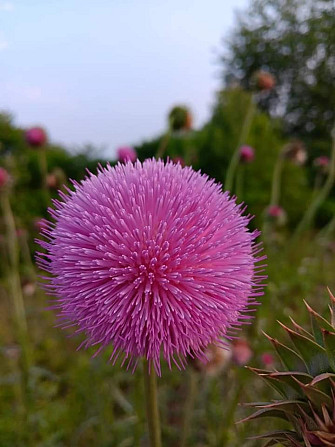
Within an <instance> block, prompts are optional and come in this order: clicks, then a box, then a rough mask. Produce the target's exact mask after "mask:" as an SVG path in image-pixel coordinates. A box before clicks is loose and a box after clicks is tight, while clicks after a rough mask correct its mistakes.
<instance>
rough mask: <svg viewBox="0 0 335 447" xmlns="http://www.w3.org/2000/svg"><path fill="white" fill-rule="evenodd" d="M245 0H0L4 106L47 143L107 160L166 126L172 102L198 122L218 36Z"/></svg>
mask: <svg viewBox="0 0 335 447" xmlns="http://www.w3.org/2000/svg"><path fill="white" fill-rule="evenodd" d="M247 4H248V0H208V1H204V0H179V1H178V0H165V1H163V0H90V1H88V0H8V1H5V0H0V110H6V111H10V112H11V113H13V115H14V117H15V121H16V123H17V124H19V125H21V126H25V127H29V126H32V125H42V126H43V127H45V128H46V129H47V131H48V134H49V136H50V138H51V140H52V141H53V142H56V143H61V144H64V145H65V146H67V147H69V148H71V147H77V146H79V145H82V144H85V143H92V144H94V145H95V146H103V147H104V148H105V149H106V150H105V154H106V155H107V156H109V157H111V158H112V157H113V154H114V153H115V149H116V148H117V147H118V146H120V145H131V144H136V143H139V142H141V141H142V140H144V139H150V138H152V137H154V136H156V135H158V134H159V133H160V132H162V131H163V130H164V128H165V125H166V115H167V113H168V111H169V109H170V108H171V106H173V105H175V104H177V103H183V104H186V105H188V106H189V107H190V108H191V110H192V112H193V115H194V117H195V125H196V126H199V125H201V124H202V123H203V122H204V121H205V120H206V119H207V118H208V117H209V113H210V108H211V104H212V103H213V99H214V93H215V91H216V90H217V89H218V87H219V86H220V81H219V78H218V74H219V70H220V66H219V65H218V63H217V61H218V55H219V53H220V52H221V50H222V46H221V41H222V38H223V37H224V36H226V35H227V33H228V32H229V31H230V30H231V29H232V28H233V26H234V11H235V10H236V9H240V8H245V7H246V6H247Z"/></svg>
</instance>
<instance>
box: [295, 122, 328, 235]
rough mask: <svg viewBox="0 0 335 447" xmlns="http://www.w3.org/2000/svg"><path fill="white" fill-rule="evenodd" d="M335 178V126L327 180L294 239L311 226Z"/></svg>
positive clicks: (308, 209)
mask: <svg viewBox="0 0 335 447" xmlns="http://www.w3.org/2000/svg"><path fill="white" fill-rule="evenodd" d="M334 180H335V127H334V128H333V130H332V153H331V160H330V166H329V173H328V177H327V180H326V181H325V183H324V185H323V187H322V188H321V189H320V190H319V192H318V194H316V196H315V197H314V199H313V200H312V201H311V204H310V206H309V207H308V208H307V210H306V212H305V214H304V215H303V217H302V219H301V221H300V223H299V225H298V226H297V228H296V230H295V232H294V234H293V236H292V239H296V238H297V237H298V236H299V234H300V233H301V232H302V231H304V230H306V229H308V228H309V226H310V225H311V223H312V222H313V219H314V218H315V216H316V213H317V211H318V208H319V207H320V205H322V203H323V202H324V200H325V199H326V198H327V196H328V194H329V193H330V190H331V189H332V187H333V185H334Z"/></svg>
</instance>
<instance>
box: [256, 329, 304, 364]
mask: <svg viewBox="0 0 335 447" xmlns="http://www.w3.org/2000/svg"><path fill="white" fill-rule="evenodd" d="M263 334H264V335H265V336H266V337H267V339H268V340H270V342H271V343H272V344H273V346H274V347H275V349H276V351H277V354H278V356H279V358H280V361H281V362H282V364H283V366H284V367H285V368H287V369H288V370H291V371H302V372H308V370H307V367H306V365H305V363H304V361H303V359H302V357H300V355H299V354H298V353H297V352H295V351H293V349H291V348H289V347H287V346H285V345H283V344H282V343H280V342H279V341H278V340H276V339H275V338H272V337H270V336H269V335H267V334H266V333H265V332H263Z"/></svg>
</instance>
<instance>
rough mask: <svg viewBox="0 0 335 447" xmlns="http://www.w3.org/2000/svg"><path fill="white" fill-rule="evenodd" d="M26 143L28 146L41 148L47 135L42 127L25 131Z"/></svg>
mask: <svg viewBox="0 0 335 447" xmlns="http://www.w3.org/2000/svg"><path fill="white" fill-rule="evenodd" d="M25 137H26V141H27V143H28V144H29V145H30V146H33V147H36V148H37V147H41V146H44V145H45V143H46V142H47V135H46V133H45V131H44V129H42V127H32V128H30V129H28V130H26V133H25Z"/></svg>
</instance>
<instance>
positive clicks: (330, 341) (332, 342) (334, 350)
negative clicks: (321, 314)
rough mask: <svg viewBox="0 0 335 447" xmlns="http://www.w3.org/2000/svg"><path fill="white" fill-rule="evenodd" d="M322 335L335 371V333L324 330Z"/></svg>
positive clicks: (331, 365) (330, 362) (330, 363)
mask: <svg viewBox="0 0 335 447" xmlns="http://www.w3.org/2000/svg"><path fill="white" fill-rule="evenodd" d="M322 336H323V340H324V344H325V348H326V351H327V355H328V361H329V365H330V367H331V369H332V370H333V371H334V372H335V333H334V332H329V331H326V330H322Z"/></svg>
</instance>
